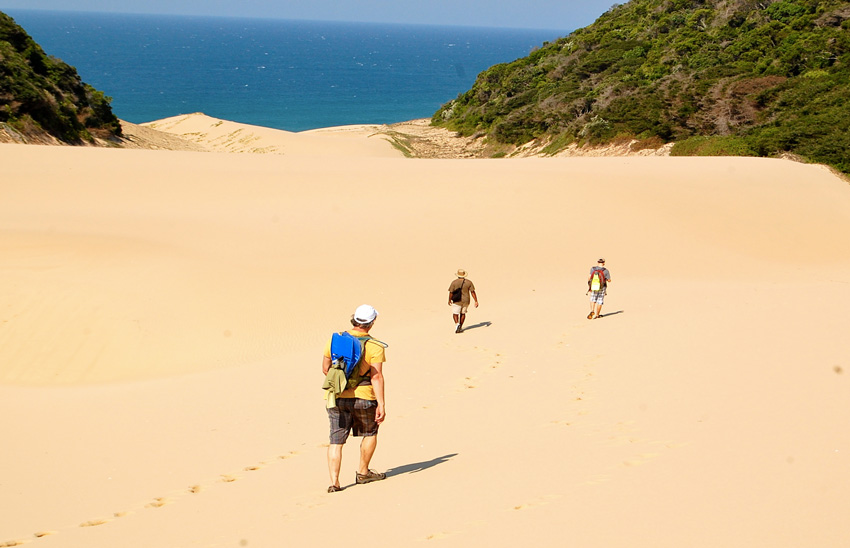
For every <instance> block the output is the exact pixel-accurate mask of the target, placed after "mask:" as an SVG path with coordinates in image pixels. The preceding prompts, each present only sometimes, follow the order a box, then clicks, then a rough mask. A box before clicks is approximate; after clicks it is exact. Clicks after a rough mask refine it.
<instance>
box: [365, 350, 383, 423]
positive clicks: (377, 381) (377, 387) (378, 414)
mask: <svg viewBox="0 0 850 548" xmlns="http://www.w3.org/2000/svg"><path fill="white" fill-rule="evenodd" d="M369 369H370V371H371V378H372V390H373V391H374V392H375V399H376V400H377V402H378V409H377V410H376V411H375V422H377V423H378V424H381V423H382V422H384V419H386V418H387V412H386V407H385V402H384V364H383V362H377V363H372V364H369Z"/></svg>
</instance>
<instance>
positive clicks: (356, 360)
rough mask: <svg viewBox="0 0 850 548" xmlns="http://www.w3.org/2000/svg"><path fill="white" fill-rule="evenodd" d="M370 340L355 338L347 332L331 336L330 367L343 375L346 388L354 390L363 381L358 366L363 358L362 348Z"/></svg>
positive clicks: (366, 336)
mask: <svg viewBox="0 0 850 548" xmlns="http://www.w3.org/2000/svg"><path fill="white" fill-rule="evenodd" d="M371 338H372V337H370V336H369V335H365V336H363V337H355V336H354V335H352V334H351V333H349V332H347V331H343V332H341V333H334V334H333V335H332V336H331V362H332V365H331V367H332V368H336V369H341V370H342V371H343V372H344V373H345V378H346V379H347V380H348V388H354V387H355V386H357V385H358V384H359V383H360V381H361V380H362V379H363V375H361V374H360V367H359V365H360V360H361V359H362V357H363V346H364V345H365V344H366V341H367V340H369V339H371Z"/></svg>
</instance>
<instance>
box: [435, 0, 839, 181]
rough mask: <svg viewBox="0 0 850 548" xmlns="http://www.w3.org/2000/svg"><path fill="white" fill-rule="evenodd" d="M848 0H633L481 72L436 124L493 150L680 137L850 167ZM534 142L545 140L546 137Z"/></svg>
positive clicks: (710, 149)
mask: <svg viewBox="0 0 850 548" xmlns="http://www.w3.org/2000/svg"><path fill="white" fill-rule="evenodd" d="M848 30H850V2H839V1H834V0H833V1H809V0H782V1H776V0H773V1H771V0H632V1H631V2H629V3H627V4H624V5H615V6H614V7H613V8H611V10H609V11H608V12H607V13H605V14H604V15H602V16H601V17H600V18H599V19H598V20H597V21H596V22H595V23H593V24H592V25H590V26H588V27H586V28H583V29H579V30H576V31H575V32H573V33H572V34H570V35H569V36H566V37H564V38H560V39H558V40H557V41H555V42H553V43H547V44H544V45H543V47H541V48H540V49H538V50H536V51H534V52H533V53H532V54H531V55H529V56H527V57H525V58H522V59H518V60H516V61H514V62H512V63H505V64H500V65H496V66H494V67H491V68H490V69H488V70H486V71H484V72H482V73H481V74H480V75H479V76H478V78H477V80H476V82H475V84H474V85H473V86H472V88H471V89H470V90H469V91H467V92H465V93H463V94H461V95H460V96H458V97H457V99H455V100H453V101H450V102H448V103H446V104H445V105H443V107H442V108H440V109H439V110H438V111H437V112H436V113H435V114H434V116H433V118H432V123H433V124H435V125H438V126H442V127H446V128H448V129H451V130H454V131H457V132H459V133H460V134H461V135H465V136H473V135H475V136H478V137H482V138H485V139H483V140H486V141H488V142H490V143H491V146H490V148H491V149H492V150H493V151H494V152H495V151H499V150H501V151H502V152H499V154H505V151H508V152H507V153H510V151H511V150H516V149H515V148H513V147H520V146H522V145H527V144H528V143H531V142H537V143H542V144H545V145H546V147H545V148H544V149H543V150H544V151H545V152H547V153H551V154H554V153H557V152H558V151H561V150H563V149H565V148H566V147H567V146H570V145H579V146H582V145H599V144H603V143H611V142H616V141H620V142H631V143H632V146H633V147H636V148H659V147H661V146H662V145H664V144H669V143H675V145H674V146H673V148H672V152H671V153H672V154H673V155H676V154H679V155H741V156H779V155H789V154H790V155H795V156H798V157H801V158H804V159H807V160H809V161H814V162H821V163H826V164H829V165H831V166H833V167H835V168H837V169H839V170H841V171H843V172H844V173H850V153H848V152H847V151H848V150H850V135H848V132H847V131H846V128H847V127H850V109H848V108H847V106H846V105H847V103H846V97H847V96H848V94H850V32H848ZM542 144H541V145H540V146H543V145H542Z"/></svg>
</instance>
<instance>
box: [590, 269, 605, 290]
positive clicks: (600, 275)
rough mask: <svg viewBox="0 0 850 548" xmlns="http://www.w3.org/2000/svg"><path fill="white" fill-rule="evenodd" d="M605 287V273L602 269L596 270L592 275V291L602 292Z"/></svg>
mask: <svg viewBox="0 0 850 548" xmlns="http://www.w3.org/2000/svg"><path fill="white" fill-rule="evenodd" d="M603 287H605V271H604V270H602V269H596V270H594V271H593V274H591V275H590V290H591V291H602V288H603Z"/></svg>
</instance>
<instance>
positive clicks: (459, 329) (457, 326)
mask: <svg viewBox="0 0 850 548" xmlns="http://www.w3.org/2000/svg"><path fill="white" fill-rule="evenodd" d="M460 332H461V328H460V324H459V323H456V324H455V333H460Z"/></svg>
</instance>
